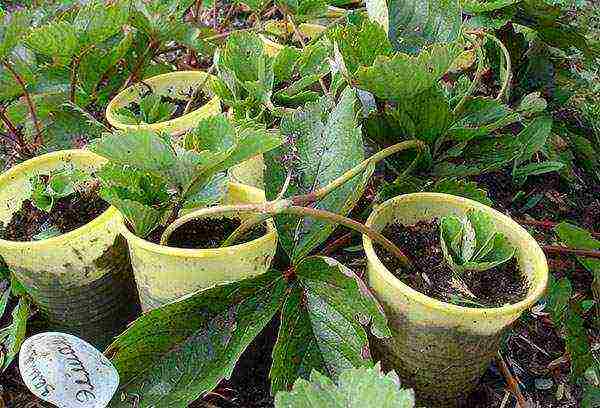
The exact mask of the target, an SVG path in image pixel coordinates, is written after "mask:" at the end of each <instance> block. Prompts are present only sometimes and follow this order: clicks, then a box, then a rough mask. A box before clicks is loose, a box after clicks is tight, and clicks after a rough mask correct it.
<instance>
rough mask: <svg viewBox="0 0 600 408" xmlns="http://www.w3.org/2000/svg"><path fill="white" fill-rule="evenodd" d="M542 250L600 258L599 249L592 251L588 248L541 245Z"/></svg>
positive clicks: (550, 252)
mask: <svg viewBox="0 0 600 408" xmlns="http://www.w3.org/2000/svg"><path fill="white" fill-rule="evenodd" d="M542 249H543V250H544V252H546V253H549V254H570V255H576V256H583V257H586V258H596V259H600V251H594V250H590V249H573V248H567V247H563V246H560V245H542Z"/></svg>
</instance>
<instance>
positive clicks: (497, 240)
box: [465, 233, 516, 271]
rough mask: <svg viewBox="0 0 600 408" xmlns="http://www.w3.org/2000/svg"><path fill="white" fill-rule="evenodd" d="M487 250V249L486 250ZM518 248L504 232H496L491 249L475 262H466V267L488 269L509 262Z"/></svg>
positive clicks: (468, 268) (471, 269) (476, 269)
mask: <svg viewBox="0 0 600 408" xmlns="http://www.w3.org/2000/svg"><path fill="white" fill-rule="evenodd" d="M484 252H485V251H484ZM515 252H516V249H515V247H514V246H513V245H512V244H511V243H510V242H509V241H508V238H506V237H505V236H504V235H502V234H498V233H497V234H495V236H494V239H493V241H492V243H491V249H489V252H487V253H486V254H485V255H482V256H481V257H480V258H478V259H477V260H476V261H475V262H470V263H467V264H465V269H466V270H470V271H486V270H488V269H492V268H495V267H496V266H498V265H501V264H503V263H505V262H508V261H509V260H511V259H512V257H513V256H515Z"/></svg>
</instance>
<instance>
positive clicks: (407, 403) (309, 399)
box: [275, 363, 415, 408]
mask: <svg viewBox="0 0 600 408" xmlns="http://www.w3.org/2000/svg"><path fill="white" fill-rule="evenodd" d="M414 406H415V395H414V392H413V391H412V390H407V389H401V388H400V381H399V380H398V376H397V375H396V373H394V372H393V371H391V372H390V373H388V374H387V375H384V374H383V372H382V371H381V368H380V365H379V363H378V364H377V365H376V366H375V367H373V368H366V367H360V368H353V369H349V370H345V371H344V372H343V373H342V374H341V375H340V378H339V381H338V385H337V386H336V384H335V383H334V382H333V381H331V380H330V379H329V378H327V377H325V376H324V375H322V374H320V373H319V372H318V371H316V370H315V371H313V372H312V373H311V374H310V381H306V380H304V379H299V380H298V381H296V382H295V383H294V387H293V389H292V390H291V391H290V392H279V393H278V394H277V396H276V398H275V407H276V408H341V407H344V408H413V407H414Z"/></svg>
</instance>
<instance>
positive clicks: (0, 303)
mask: <svg viewBox="0 0 600 408" xmlns="http://www.w3.org/2000/svg"><path fill="white" fill-rule="evenodd" d="M9 297H10V288H8V287H7V288H6V289H5V290H4V292H3V293H2V296H0V318H2V316H4V312H5V311H6V305H8V298H9Z"/></svg>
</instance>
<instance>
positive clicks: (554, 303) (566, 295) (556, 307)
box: [546, 278, 573, 327]
mask: <svg viewBox="0 0 600 408" xmlns="http://www.w3.org/2000/svg"><path fill="white" fill-rule="evenodd" d="M572 293H573V289H572V287H571V281H569V279H568V278H562V279H559V280H556V279H554V278H552V279H551V280H550V285H549V288H548V296H547V297H546V310H548V312H549V313H550V317H551V318H552V322H553V323H554V324H555V325H556V326H557V327H562V326H563V325H564V324H565V321H566V319H567V316H568V313H569V306H570V301H571V295H572Z"/></svg>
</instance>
